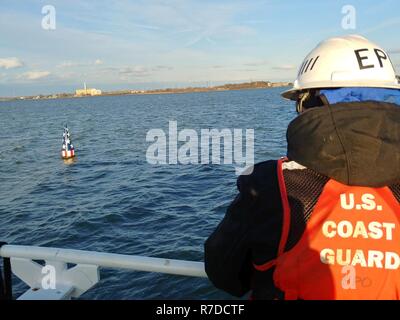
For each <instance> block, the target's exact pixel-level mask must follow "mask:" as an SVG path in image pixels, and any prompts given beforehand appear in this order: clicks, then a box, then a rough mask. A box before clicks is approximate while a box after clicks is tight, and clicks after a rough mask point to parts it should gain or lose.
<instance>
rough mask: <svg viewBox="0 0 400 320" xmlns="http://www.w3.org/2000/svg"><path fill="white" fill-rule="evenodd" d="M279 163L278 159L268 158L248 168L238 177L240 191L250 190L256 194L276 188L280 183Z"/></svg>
mask: <svg viewBox="0 0 400 320" xmlns="http://www.w3.org/2000/svg"><path fill="white" fill-rule="evenodd" d="M277 165H278V161H277V160H268V161H264V162H260V163H257V164H255V165H254V166H252V167H250V168H249V169H247V170H246V171H245V172H244V173H243V174H242V175H241V176H239V178H238V179H237V187H238V189H239V191H240V192H242V193H247V192H250V193H251V194H253V195H255V194H258V193H259V192H263V191H267V190H269V189H271V188H276V186H277V184H278V178H277Z"/></svg>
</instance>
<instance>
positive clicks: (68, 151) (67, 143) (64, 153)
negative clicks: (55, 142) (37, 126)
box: [61, 125, 75, 159]
mask: <svg viewBox="0 0 400 320" xmlns="http://www.w3.org/2000/svg"><path fill="white" fill-rule="evenodd" d="M61 157H62V158H63V159H72V158H73V157H75V149H74V146H73V144H72V141H71V135H70V133H69V130H68V127H67V125H65V128H64V133H63V142H62V148H61Z"/></svg>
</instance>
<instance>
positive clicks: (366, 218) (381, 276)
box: [255, 164, 400, 300]
mask: <svg viewBox="0 0 400 320" xmlns="http://www.w3.org/2000/svg"><path fill="white" fill-rule="evenodd" d="M279 168H280V170H281V171H282V169H281V168H282V166H281V164H280V165H279ZM278 170H279V169H278ZM305 192H306V190H305ZM282 201H283V202H287V199H282ZM285 211H288V212H289V216H290V208H289V209H286V210H285ZM287 216H288V213H287V212H286V213H284V227H283V229H284V230H288V229H289V227H290V221H288V220H287ZM399 217H400V205H399V203H398V201H397V200H396V198H395V197H394V195H393V194H392V192H391V190H390V189H389V188H388V187H383V188H367V187H352V186H347V185H344V184H341V183H339V182H337V181H334V180H329V181H328V183H327V184H326V185H325V187H324V189H323V191H322V194H321V196H320V197H319V199H318V201H317V204H316V205H315V207H314V210H313V213H312V215H311V218H310V220H309V221H308V222H307V224H306V228H305V231H304V233H303V235H302V237H301V239H300V240H299V242H298V243H297V244H296V245H295V246H294V247H293V248H292V249H290V250H289V251H287V252H284V253H281V254H280V255H278V258H277V259H276V260H275V261H273V263H271V262H269V265H268V267H271V266H275V271H274V283H275V286H276V287H277V288H278V289H280V290H282V291H283V292H284V293H285V298H287V299H374V300H375V299H399V298H400V223H399ZM281 246H282V243H281V245H280V247H281ZM271 264H272V265H271ZM255 267H256V269H258V270H260V271H262V270H261V268H260V267H262V266H255Z"/></svg>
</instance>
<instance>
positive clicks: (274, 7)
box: [0, 0, 400, 96]
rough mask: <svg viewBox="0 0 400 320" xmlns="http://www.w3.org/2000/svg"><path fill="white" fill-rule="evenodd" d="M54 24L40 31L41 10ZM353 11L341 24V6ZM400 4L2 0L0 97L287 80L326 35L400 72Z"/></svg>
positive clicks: (350, 0)
mask: <svg viewBox="0 0 400 320" xmlns="http://www.w3.org/2000/svg"><path fill="white" fill-rule="evenodd" d="M44 5H52V6H54V7H55V9H56V29H55V30H44V29H43V28H42V27H41V23H42V19H43V17H44V15H43V14H42V12H41V11H42V7H43V6H44ZM344 5H352V6H354V7H355V8H356V14H357V15H356V17H357V28H356V30H343V29H342V26H341V23H342V18H343V14H342V7H343V6H344ZM399 12H400V2H399V1H398V0H383V1H380V2H377V1H370V0H362V1H361V0H360V1H358V0H357V1H353V0H347V1H334V0H326V1H316V0H311V1H310V0H307V1H304V0H303V1H296V0H292V1H288V0H286V1H283V0H280V1H279V0H269V1H268V0H260V1H258V0H254V1H253V0H229V1H228V0H170V1H167V0H132V1H128V0H126V1H110V0H108V1H105V0H100V1H84V0H83V1H82V0H79V1H74V0H69V1H67V0H64V1H58V0H46V1H39V0H37V1H34V0H25V1H23V0H1V2H0V31H1V36H0V96H14V95H29V94H39V93H53V92H72V91H73V90H74V89H75V88H78V87H81V86H82V83H83V82H84V81H86V82H87V83H88V85H90V86H92V87H96V88H99V89H103V90H113V89H127V88H131V89H135V88H137V89H142V88H159V87H174V86H186V85H204V84H206V83H209V84H217V83H221V82H223V83H225V82H230V81H249V80H271V81H280V80H285V81H286V80H290V81H292V80H293V79H294V77H295V75H296V70H297V68H298V66H299V64H300V63H301V62H302V60H303V58H304V56H305V55H306V54H307V53H308V52H309V51H310V50H311V49H312V48H313V47H314V46H315V45H316V44H318V42H320V41H321V40H323V39H324V38H327V37H330V36H336V35H342V34H348V33H357V34H361V35H364V36H366V37H368V38H369V39H371V40H372V41H374V42H377V43H378V44H380V45H381V46H382V47H384V48H385V49H386V50H387V51H389V53H390V55H391V58H392V60H393V63H394V64H395V66H396V68H397V71H398V72H400V37H399V35H398V30H399V29H400V14H399Z"/></svg>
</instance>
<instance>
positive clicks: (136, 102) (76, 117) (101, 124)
mask: <svg viewBox="0 0 400 320" xmlns="http://www.w3.org/2000/svg"><path fill="white" fill-rule="evenodd" d="M281 91H282V89H270V90H251V91H229V92H210V93H191V94H171V95H145V96H143V95H142V96H118V97H93V98H82V99H63V100H46V101H44V100H42V101H13V102H2V103H0V240H3V241H7V242H9V243H12V244H21V245H40V246H55V247H63V248H74V249H86V250H97V251H106V252H114V253H123V254H136V255H146V256H154V257H168V258H172V259H185V260H195V261H202V260H203V244H204V241H205V239H206V238H207V237H208V235H209V234H210V233H211V232H212V231H213V230H214V229H215V227H216V226H217V224H218V223H219V221H220V220H221V219H222V217H223V215H224V213H225V210H226V208H227V206H228V205H229V203H230V201H231V200H233V198H234V196H235V194H236V178H237V177H236V175H235V172H234V169H233V165H231V166H229V165H187V166H183V165H167V166H154V165H150V164H148V163H147V161H146V157H145V154H146V150H147V148H148V146H149V145H150V143H149V142H146V140H145V138H146V133H147V131H148V130H150V129H152V128H162V129H164V130H165V131H166V132H167V131H168V121H170V120H176V121H177V122H178V130H181V129H183V128H191V129H195V130H200V129H201V128H217V129H222V128H232V129H233V128H242V129H246V128H248V129H250V128H252V129H254V130H255V159H256V162H258V161H263V160H266V159H270V158H277V157H279V156H281V155H284V154H285V150H286V141H285V133H286V126H287V124H288V122H289V121H290V120H291V119H292V118H293V117H294V116H295V112H294V107H293V106H292V104H291V103H288V102H285V101H283V100H282V99H281V98H280V96H279V93H280V92H281ZM65 123H68V126H69V129H70V131H71V136H72V141H73V143H74V145H75V148H76V153H77V159H76V161H75V162H74V163H72V164H66V163H64V162H63V160H62V159H60V148H61V140H62V139H61V138H62V132H63V125H64V124H65ZM198 132H200V131H198ZM101 275H102V280H101V282H100V284H98V285H97V286H96V287H95V288H93V289H91V290H90V291H88V292H87V293H86V294H85V295H83V296H82V298H86V299H155V298H166V299H208V298H212V299H219V298H229V296H228V295H226V294H224V293H222V292H220V291H218V290H216V289H214V288H213V286H212V285H211V284H210V283H209V282H208V280H206V279H194V278H186V277H180V276H170V275H161V274H151V273H143V272H129V271H120V270H102V272H101ZM14 284H15V285H14V291H15V294H16V295H18V294H20V293H22V292H23V291H24V290H25V289H26V287H25V285H23V284H22V283H21V282H19V281H18V280H17V279H16V278H15V279H14Z"/></svg>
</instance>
